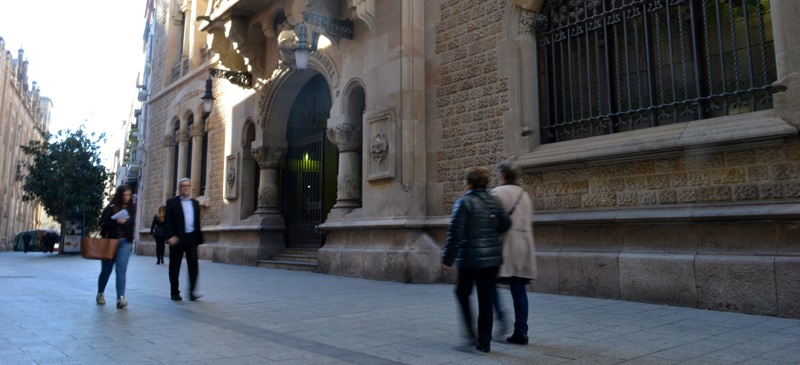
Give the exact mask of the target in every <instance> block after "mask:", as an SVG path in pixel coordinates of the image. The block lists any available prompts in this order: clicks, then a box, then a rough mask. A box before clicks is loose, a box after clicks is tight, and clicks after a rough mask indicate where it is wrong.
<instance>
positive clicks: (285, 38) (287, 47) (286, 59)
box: [278, 29, 297, 67]
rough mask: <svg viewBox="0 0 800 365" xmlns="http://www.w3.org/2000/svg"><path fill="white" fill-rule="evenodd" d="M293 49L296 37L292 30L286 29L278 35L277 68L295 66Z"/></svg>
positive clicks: (295, 44)
mask: <svg viewBox="0 0 800 365" xmlns="http://www.w3.org/2000/svg"><path fill="white" fill-rule="evenodd" d="M295 47H297V35H296V34H294V31H293V30H289V29H287V30H284V31H281V32H280V33H279V34H278V59H279V66H280V65H283V66H285V67H292V66H293V65H294V64H295V60H294V49H295Z"/></svg>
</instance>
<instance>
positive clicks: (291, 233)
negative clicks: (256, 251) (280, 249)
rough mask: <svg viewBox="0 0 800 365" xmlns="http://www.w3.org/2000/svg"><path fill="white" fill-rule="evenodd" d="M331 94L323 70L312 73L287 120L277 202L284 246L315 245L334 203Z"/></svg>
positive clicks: (321, 240)
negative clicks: (329, 132) (327, 135)
mask: <svg viewBox="0 0 800 365" xmlns="http://www.w3.org/2000/svg"><path fill="white" fill-rule="evenodd" d="M331 105H332V99H331V94H330V90H329V89H328V84H327V82H326V80H325V78H324V77H323V76H322V75H316V76H314V77H312V78H311V79H310V80H309V81H308V82H307V83H306V84H305V85H304V86H303V87H302V89H301V90H300V92H299V93H298V94H297V97H296V98H295V100H294V103H293V104H292V108H291V111H290V113H289V118H288V122H287V126H286V141H287V143H288V148H287V151H286V158H285V159H284V160H283V163H282V164H281V171H280V176H279V178H280V180H281V184H280V186H281V190H282V191H281V197H282V199H281V200H282V201H281V205H282V211H283V217H284V220H285V222H286V247H290V248H319V247H321V246H322V245H323V244H324V243H325V237H324V236H323V234H322V232H321V231H319V230H318V229H317V226H319V225H320V224H321V223H323V222H324V221H325V219H326V218H327V216H328V213H329V212H330V210H331V208H332V207H333V205H334V203H336V171H337V164H338V155H337V153H338V152H337V149H336V146H335V145H333V144H332V143H331V142H330V141H328V139H327V138H325V131H326V129H327V121H328V118H329V117H330V110H331Z"/></svg>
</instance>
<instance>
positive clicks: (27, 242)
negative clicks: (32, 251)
mask: <svg viewBox="0 0 800 365" xmlns="http://www.w3.org/2000/svg"><path fill="white" fill-rule="evenodd" d="M22 243H23V246H22V251H23V252H24V253H28V247H30V245H31V233H30V232H25V234H24V235H22Z"/></svg>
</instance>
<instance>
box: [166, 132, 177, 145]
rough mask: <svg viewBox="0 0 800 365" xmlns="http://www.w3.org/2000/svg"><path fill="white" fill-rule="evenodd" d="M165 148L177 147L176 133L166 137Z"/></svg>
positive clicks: (168, 134)
mask: <svg viewBox="0 0 800 365" xmlns="http://www.w3.org/2000/svg"><path fill="white" fill-rule="evenodd" d="M164 147H167V148H172V147H175V133H167V134H166V135H164Z"/></svg>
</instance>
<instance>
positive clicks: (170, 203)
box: [164, 178, 203, 300]
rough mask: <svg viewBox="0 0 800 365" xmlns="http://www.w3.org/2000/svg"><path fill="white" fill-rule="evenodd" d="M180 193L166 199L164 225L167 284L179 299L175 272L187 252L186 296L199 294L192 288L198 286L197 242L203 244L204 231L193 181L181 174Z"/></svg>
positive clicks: (176, 273) (174, 298)
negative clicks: (187, 278)
mask: <svg viewBox="0 0 800 365" xmlns="http://www.w3.org/2000/svg"><path fill="white" fill-rule="evenodd" d="M178 189H179V190H178V191H179V195H178V196H176V197H174V198H169V199H167V203H166V207H167V208H166V214H165V219H164V229H165V230H166V232H167V237H168V238H167V244H169V285H170V297H171V298H172V300H182V299H183V298H181V292H180V290H178V276H179V274H180V272H181V261H182V260H183V256H184V253H185V254H186V265H187V266H188V267H189V299H191V300H197V299H199V298H200V295H198V294H197V293H196V292H195V288H196V286H197V275H198V271H199V269H198V263H197V246H198V245H201V244H203V232H202V230H201V229H200V204H199V203H198V202H197V200H195V199H192V181H191V180H189V179H187V178H183V179H180V180H179V181H178Z"/></svg>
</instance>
